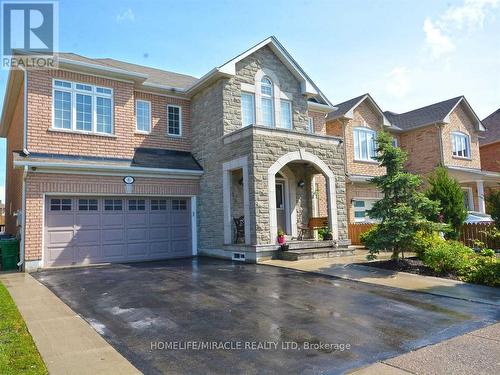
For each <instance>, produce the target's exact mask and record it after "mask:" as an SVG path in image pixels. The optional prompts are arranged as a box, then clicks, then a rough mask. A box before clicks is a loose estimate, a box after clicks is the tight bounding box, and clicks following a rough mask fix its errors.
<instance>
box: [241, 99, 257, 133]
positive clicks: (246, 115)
mask: <svg viewBox="0 0 500 375" xmlns="http://www.w3.org/2000/svg"><path fill="white" fill-rule="evenodd" d="M254 99H255V97H254V94H251V93H249V92H242V93H241V125H242V126H248V125H253V124H255V103H254Z"/></svg>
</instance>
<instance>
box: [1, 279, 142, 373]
mask: <svg viewBox="0 0 500 375" xmlns="http://www.w3.org/2000/svg"><path fill="white" fill-rule="evenodd" d="M0 281H1V282H2V283H3V284H4V285H5V287H6V288H7V289H8V291H9V293H10V295H11V296H12V299H13V300H14V302H15V303H16V305H17V308H18V309H19V312H20V313H21V315H22V316H23V319H24V321H25V322H26V326H27V327H28V330H29V332H30V334H31V336H32V337H33V340H34V341H35V344H36V346H37V348H38V351H39V352H40V354H41V356H42V358H43V361H44V362H45V364H46V365H47V369H48V370H49V373H50V374H51V375H58V374H72V375H73V374H75V375H76V374H93V375H98V374H103V375H104V374H127V375H128V374H140V372H139V371H138V370H137V369H136V368H135V367H134V366H132V365H131V364H130V363H129V362H128V361H127V360H126V359H125V358H124V357H122V355H121V354H119V353H118V352H117V351H116V350H115V349H114V348H113V347H112V346H111V345H109V344H108V343H107V342H106V341H105V340H104V339H103V338H102V337H101V336H100V335H99V334H98V333H97V332H96V331H95V330H94V329H93V328H92V327H90V326H89V325H88V324H87V323H86V322H85V321H84V320H83V319H82V318H80V317H79V316H78V315H77V314H76V313H75V312H74V311H73V310H71V309H70V308H69V307H68V306H67V305H66V304H64V303H63V302H62V301H61V300H60V299H59V298H58V297H56V296H55V295H54V294H53V293H52V292H51V291H50V290H49V289H47V288H46V287H45V286H43V285H42V284H40V283H39V282H38V281H36V280H35V279H34V278H32V277H31V276H30V275H29V274H27V273H10V274H4V275H0Z"/></svg>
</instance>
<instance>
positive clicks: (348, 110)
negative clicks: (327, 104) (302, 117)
mask: <svg viewBox="0 0 500 375" xmlns="http://www.w3.org/2000/svg"><path fill="white" fill-rule="evenodd" d="M365 100H368V101H369V102H370V103H371V104H372V106H373V107H374V108H375V110H376V111H377V112H378V113H379V114H380V115H381V116H382V119H383V124H384V125H386V126H391V123H390V122H389V120H388V119H387V118H386V116H385V114H384V112H382V109H380V107H379V106H378V104H377V103H376V102H375V100H373V98H372V97H371V95H370V94H368V93H367V94H363V95H360V96H357V97H355V98H352V99H349V100H346V101H345V102H342V103H339V104H335V105H334V107H336V108H337V109H335V110H333V111H331V112H330V113H329V114H328V115H327V116H326V121H331V120H336V119H338V118H341V117H347V118H353V116H354V113H353V112H354V109H355V108H356V107H357V106H359V105H360V104H361V103H362V102H364V101H365Z"/></svg>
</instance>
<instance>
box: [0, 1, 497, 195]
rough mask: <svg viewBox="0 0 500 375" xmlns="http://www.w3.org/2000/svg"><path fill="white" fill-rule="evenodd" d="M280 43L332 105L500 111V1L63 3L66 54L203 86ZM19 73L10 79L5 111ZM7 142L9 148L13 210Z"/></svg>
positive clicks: (0, 188) (0, 146) (0, 151)
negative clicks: (442, 104) (258, 48)
mask: <svg viewBox="0 0 500 375" xmlns="http://www.w3.org/2000/svg"><path fill="white" fill-rule="evenodd" d="M270 35H274V36H276V37H277V38H278V40H279V41H280V42H281V43H282V44H283V45H284V47H285V48H286V49H287V50H288V51H289V52H290V53H291V55H292V56H293V57H294V58H295V60H296V61H297V62H298V63H299V64H300V65H301V67H302V68H303V69H304V70H305V71H306V72H307V74H308V75H309V76H310V77H311V79H312V80H313V81H314V82H315V83H316V84H317V85H318V86H319V87H320V89H321V90H322V91H323V93H325V94H326V96H327V97H328V98H329V99H330V101H331V102H333V103H334V104H335V103H340V102H343V101H345V100H348V99H350V98H353V97H355V96H359V95H361V94H363V93H366V92H369V93H370V94H371V95H372V96H373V98H374V99H375V100H376V101H377V103H378V104H379V105H380V106H381V108H382V109H383V110H391V111H394V112H399V113H401V112H405V111H408V110H411V109H415V108H419V107H422V106H425V105H428V104H432V103H434V102H438V101H441V100H445V99H449V98H453V97H456V96H459V95H465V96H466V98H467V99H468V101H469V103H470V104H471V105H472V107H473V109H474V110H475V111H476V113H477V115H478V116H479V117H480V118H481V119H483V118H485V117H486V116H487V115H489V114H490V113H492V112H494V111H495V110H496V109H498V108H499V107H500V0H456V1H453V0H330V1H324V0H319V1H314V0H302V1H299V0H284V1H282V0H266V1H260V0H253V1H250V2H243V1H241V0H239V1H236V0H233V1H221V0H210V1H199V0H196V1H195V0H193V1H191V0H184V1H179V0H175V1H173V0H162V1H153V0H142V1H128V0H106V1H104V0H101V1H95V0H60V1H59V49H60V51H63V52H74V53H77V54H81V55H84V56H88V57H110V58H114V59H119V60H124V61H127V62H131V63H136V64H142V65H147V66H151V67H156V68H160V69H165V70H169V71H174V72H178V73H184V74H189V75H193V76H196V77H201V76H202V75H204V74H205V73H207V72H208V71H209V70H210V69H212V68H213V67H215V66H219V65H221V64H222V63H224V62H225V61H227V60H229V59H230V58H232V57H234V56H235V55H237V54H239V53H241V52H243V51H244V50H246V49H248V48H249V47H251V46H252V45H254V44H256V43H258V42H259V41H261V40H263V39H265V38H267V37H268V36H270ZM6 81H7V72H6V71H1V72H0V95H1V96H0V103H3V96H4V94H5V85H6ZM4 186H5V141H4V140H2V141H0V199H2V200H4Z"/></svg>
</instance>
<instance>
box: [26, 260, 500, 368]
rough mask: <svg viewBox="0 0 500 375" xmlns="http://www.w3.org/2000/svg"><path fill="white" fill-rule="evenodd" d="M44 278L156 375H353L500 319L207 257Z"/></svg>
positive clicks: (428, 298)
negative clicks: (356, 370)
mask: <svg viewBox="0 0 500 375" xmlns="http://www.w3.org/2000/svg"><path fill="white" fill-rule="evenodd" d="M33 276H34V277H36V278H37V279H38V280H39V281H40V282H42V283H43V284H44V285H46V286H47V287H49V288H50V289H51V290H52V291H53V292H54V293H55V294H56V295H58V296H59V297H60V298H61V299H62V300H63V301H64V302H65V303H67V304H68V305H69V306H70V307H71V308H72V309H73V310H74V311H76V312H77V313H79V314H80V315H81V316H82V317H83V318H85V319H86V320H87V321H88V322H89V323H90V324H91V325H92V326H93V327H94V328H95V329H96V330H97V331H98V332H99V333H100V334H101V335H102V336H103V337H104V338H105V339H106V340H107V341H108V342H109V343H110V344H111V345H113V346H114V347H115V348H116V349H117V350H118V351H119V352H120V353H121V354H122V355H123V356H125V357H126V358H127V359H128V360H129V361H130V362H131V363H132V364H133V365H134V366H136V367H137V368H138V369H139V370H141V371H143V372H144V373H148V374H155V373H158V374H159V373H190V374H198V373H199V374H209V373H245V374H252V373H309V374H317V373H342V372H345V371H347V370H349V369H353V368H358V367H360V366H363V365H366V364H368V363H373V362H376V361H379V360H383V359H386V358H390V357H394V356H396V355H398V354H402V353H405V352H408V351H410V350H413V349H415V348H418V347H421V346H424V345H428V344H431V343H436V342H439V341H442V340H444V339H447V338H450V337H453V336H456V335H459V334H462V333H465V332H469V331H471V330H473V329H476V328H480V327H482V326H485V325H487V324H491V323H494V322H496V321H498V320H499V319H500V312H499V311H498V308H497V307H496V306H492V305H487V304H482V303H477V302H469V301H463V300H457V299H453V298H447V297H440V296H433V295H427V294H423V293H415V292H409V291H403V290H400V289H394V288H390V287H385V286H375V285H369V284H363V283H359V282H355V281H349V280H342V279H336V278H332V277H328V276H321V275H314V274H309V273H303V272H300V271H294V270H288V269H280V268H275V267H270V266H265V265H255V264H240V263H232V262H228V261H222V260H215V259H207V258H198V259H192V260H191V259H184V260H175V261H165V262H152V263H137V264H120V265H113V266H109V267H99V268H82V269H68V270H57V271H56V270H54V271H43V272H39V273H36V274H33ZM201 343H203V344H204V345H211V346H212V347H211V348H209V349H207V348H205V349H199V348H186V346H188V345H200V344H201ZM169 345H170V347H169ZM221 345H225V348H224V349H223V348H220V346H221ZM328 345H329V346H328ZM311 346H312V348H311Z"/></svg>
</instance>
